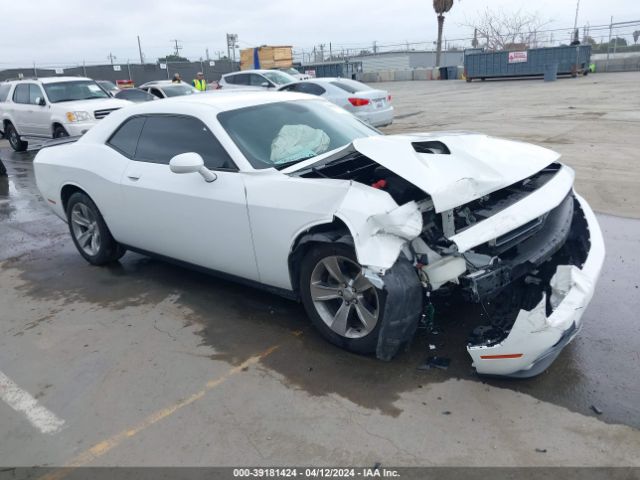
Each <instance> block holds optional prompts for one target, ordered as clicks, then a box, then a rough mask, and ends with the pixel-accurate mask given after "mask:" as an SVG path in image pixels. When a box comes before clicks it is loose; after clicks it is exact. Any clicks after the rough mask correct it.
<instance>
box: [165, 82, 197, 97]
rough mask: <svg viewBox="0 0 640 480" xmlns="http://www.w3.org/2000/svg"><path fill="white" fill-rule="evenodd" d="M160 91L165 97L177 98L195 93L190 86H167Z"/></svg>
mask: <svg viewBox="0 0 640 480" xmlns="http://www.w3.org/2000/svg"><path fill="white" fill-rule="evenodd" d="M162 90H163V91H164V94H165V95H166V96H167V97H179V96H181V95H191V94H192V93H195V92H197V90H196V89H195V88H193V87H192V86H191V85H169V86H167V87H162Z"/></svg>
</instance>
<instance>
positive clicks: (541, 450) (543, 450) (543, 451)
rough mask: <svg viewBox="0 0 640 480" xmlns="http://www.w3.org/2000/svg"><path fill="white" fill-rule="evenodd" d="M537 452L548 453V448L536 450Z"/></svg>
mask: <svg viewBox="0 0 640 480" xmlns="http://www.w3.org/2000/svg"><path fill="white" fill-rule="evenodd" d="M536 452H538V453H547V449H546V448H536Z"/></svg>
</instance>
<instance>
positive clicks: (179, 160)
mask: <svg viewBox="0 0 640 480" xmlns="http://www.w3.org/2000/svg"><path fill="white" fill-rule="evenodd" d="M169 168H170V169H171V171H172V172H173V173H199V174H200V175H202V177H203V178H204V179H205V181H206V182H209V183H210V182H213V181H214V180H215V179H216V178H218V177H217V176H216V174H215V173H213V172H212V171H211V170H209V169H208V168H207V167H205V166H204V160H202V157H201V156H200V155H199V154H197V153H195V152H187V153H181V154H180V155H176V156H175V157H173V158H172V159H171V161H170V162H169Z"/></svg>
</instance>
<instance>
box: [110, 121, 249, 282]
mask: <svg viewBox="0 0 640 480" xmlns="http://www.w3.org/2000/svg"><path fill="white" fill-rule="evenodd" d="M186 152H196V153H198V154H200V155H201V156H202V157H203V159H204V161H205V166H207V167H208V168H209V169H211V170H213V171H214V172H215V174H216V175H217V179H216V180H215V181H214V182H211V183H207V182H206V181H205V180H204V178H203V177H202V176H201V175H200V174H199V173H189V174H176V173H173V172H171V170H170V169H169V161H170V160H171V158H173V157H174V156H175V155H178V154H181V153H186ZM121 185H122V197H123V204H124V206H125V207H124V209H123V212H122V216H123V219H124V223H125V226H126V228H124V229H123V230H124V231H123V232H122V233H121V234H120V237H121V238H120V239H119V241H120V242H122V243H125V244H127V245H130V246H133V247H137V248H139V249H142V250H146V251H149V252H153V253H156V254H160V255H164V256H167V257H170V258H173V259H177V260H180V261H183V262H188V263H190V264H194V265H198V266H201V267H205V268H208V269H212V270H216V271H220V272H224V273H228V274H231V275H236V276H239V277H243V278H248V279H251V280H256V281H257V280H259V277H258V270H257V266H256V261H255V255H254V251H253V240H252V236H251V230H250V226H249V216H248V212H247V206H246V197H245V189H244V182H243V178H242V173H240V172H238V171H237V168H236V167H235V165H234V164H233V162H232V160H231V158H230V157H229V155H228V154H227V152H226V151H225V150H224V148H223V147H222V146H221V145H220V143H219V142H218V140H217V139H216V138H215V136H214V135H213V133H212V132H211V130H210V129H209V128H208V127H207V126H206V125H205V124H204V123H203V122H201V121H200V120H199V119H197V118H194V117H189V116H182V115H146V116H144V125H143V126H142V129H141V133H140V136H139V140H138V142H137V146H136V149H135V153H134V154H133V155H132V156H131V158H130V161H129V165H128V166H127V168H126V170H125V174H124V176H123V178H122V183H121Z"/></svg>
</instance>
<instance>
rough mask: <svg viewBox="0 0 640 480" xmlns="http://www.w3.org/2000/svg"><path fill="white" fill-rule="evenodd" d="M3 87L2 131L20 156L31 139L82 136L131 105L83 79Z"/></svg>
mask: <svg viewBox="0 0 640 480" xmlns="http://www.w3.org/2000/svg"><path fill="white" fill-rule="evenodd" d="M2 87H3V88H2V91H3V92H4V94H5V101H4V102H0V130H2V132H3V134H4V136H5V137H7V138H8V139H9V143H10V144H11V147H12V148H13V149H14V150H15V151H18V152H20V151H24V150H26V149H27V146H28V142H29V140H30V139H36V140H37V139H43V138H58V137H66V136H69V135H71V136H76V135H82V134H84V133H86V132H87V131H88V130H89V129H90V128H91V127H93V126H94V125H95V124H97V123H98V122H99V121H100V120H101V119H103V118H104V117H106V116H107V115H109V114H110V113H111V112H113V111H115V110H118V109H120V108H122V107H125V106H127V105H131V103H130V102H127V101H125V100H118V99H115V98H111V97H110V96H109V94H108V93H106V92H105V91H104V90H103V89H102V88H100V86H98V84H97V83H96V82H95V81H93V80H91V79H90V78H83V77H44V78H38V79H25V80H15V81H10V82H6V83H3V84H2Z"/></svg>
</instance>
